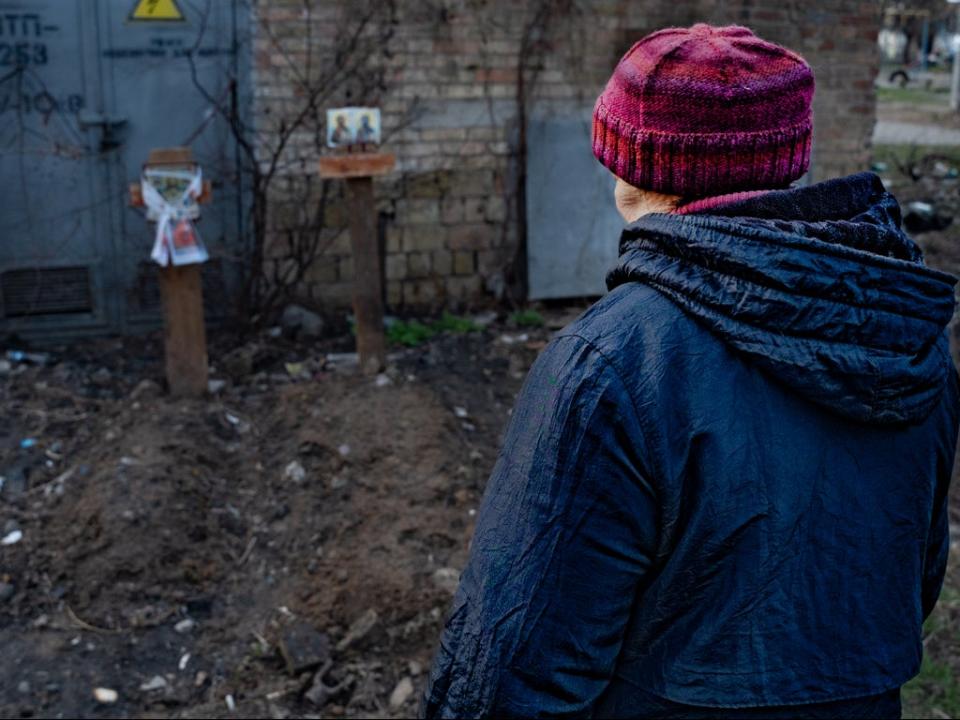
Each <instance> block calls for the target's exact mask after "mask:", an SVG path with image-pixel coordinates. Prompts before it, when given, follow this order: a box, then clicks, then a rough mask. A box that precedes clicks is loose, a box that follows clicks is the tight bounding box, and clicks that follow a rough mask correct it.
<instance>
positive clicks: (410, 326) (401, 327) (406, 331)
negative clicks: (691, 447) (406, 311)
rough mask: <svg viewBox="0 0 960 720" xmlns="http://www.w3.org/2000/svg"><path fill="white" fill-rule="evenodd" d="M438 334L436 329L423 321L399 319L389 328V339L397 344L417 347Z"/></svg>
mask: <svg viewBox="0 0 960 720" xmlns="http://www.w3.org/2000/svg"><path fill="white" fill-rule="evenodd" d="M435 334H436V331H435V330H434V329H433V328H431V327H428V326H427V325H424V324H423V323H420V322H417V321H416V320H411V321H410V322H403V321H402V320H398V321H397V322H395V323H393V324H392V325H391V326H390V327H388V328H387V340H389V341H390V342H391V343H395V344H397V345H406V346H407V347H416V346H417V345H421V344H423V343H425V342H426V341H427V340H429V339H430V338H432V337H433V336H434V335H435Z"/></svg>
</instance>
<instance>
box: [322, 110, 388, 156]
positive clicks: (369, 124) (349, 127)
mask: <svg viewBox="0 0 960 720" xmlns="http://www.w3.org/2000/svg"><path fill="white" fill-rule="evenodd" d="M379 144H380V108H366V107H344V108H332V109H330V110H327V147H331V148H337V147H349V146H352V145H379Z"/></svg>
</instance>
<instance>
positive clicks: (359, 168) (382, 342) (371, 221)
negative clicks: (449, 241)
mask: <svg viewBox="0 0 960 720" xmlns="http://www.w3.org/2000/svg"><path fill="white" fill-rule="evenodd" d="M395 164H396V157H395V156H394V155H392V154H386V153H356V154H349V155H328V156H324V157H321V158H320V176H321V177H324V178H342V179H344V180H346V182H347V205H348V211H349V213H350V247H351V250H352V251H353V268H354V277H353V315H354V317H355V318H356V323H357V326H356V330H357V356H358V358H359V365H360V370H361V372H363V373H365V374H368V375H370V374H374V373H378V372H380V371H381V370H382V369H383V368H384V366H385V365H386V356H387V341H386V337H385V336H384V333H383V286H382V278H383V257H382V256H381V254H380V245H379V243H378V242H377V223H376V205H375V203H374V198H373V177H374V176H375V175H385V174H387V173H388V172H390V171H391V170H392V169H393V167H394V165H395Z"/></svg>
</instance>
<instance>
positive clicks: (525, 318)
mask: <svg viewBox="0 0 960 720" xmlns="http://www.w3.org/2000/svg"><path fill="white" fill-rule="evenodd" d="M510 320H511V321H512V322H513V324H514V325H517V326H518V327H543V315H541V314H540V313H538V312H537V311H536V310H530V309H526V310H517V311H516V312H514V313H513V314H511V315H510Z"/></svg>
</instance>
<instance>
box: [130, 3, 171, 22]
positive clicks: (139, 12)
mask: <svg viewBox="0 0 960 720" xmlns="http://www.w3.org/2000/svg"><path fill="white" fill-rule="evenodd" d="M130 19H131V20H135V21H137V22H182V21H183V19H184V18H183V12H182V11H181V10H180V6H179V5H177V0H137V4H136V5H135V6H134V8H133V12H132V13H130Z"/></svg>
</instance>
